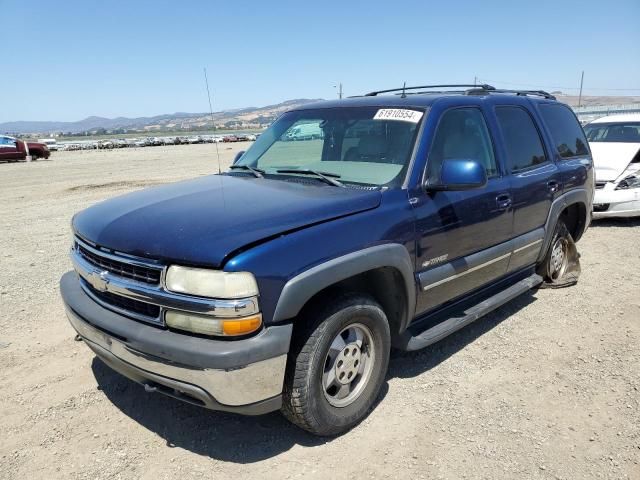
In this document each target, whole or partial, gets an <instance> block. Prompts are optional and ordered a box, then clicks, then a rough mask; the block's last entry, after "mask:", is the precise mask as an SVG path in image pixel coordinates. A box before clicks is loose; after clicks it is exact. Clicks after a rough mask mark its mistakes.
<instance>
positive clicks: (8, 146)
mask: <svg viewBox="0 0 640 480" xmlns="http://www.w3.org/2000/svg"><path fill="white" fill-rule="evenodd" d="M27 155H31V160H38V159H39V158H44V159H47V158H49V155H51V152H50V151H49V148H48V147H47V146H46V145H45V144H44V143H37V142H25V141H24V140H18V139H17V138H13V137H8V136H5V135H0V162H18V161H20V160H26V159H27Z"/></svg>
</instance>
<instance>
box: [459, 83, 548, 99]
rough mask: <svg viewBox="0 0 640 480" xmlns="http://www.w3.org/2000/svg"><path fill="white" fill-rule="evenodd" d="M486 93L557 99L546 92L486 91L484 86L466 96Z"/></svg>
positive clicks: (469, 91) (467, 92) (472, 90)
mask: <svg viewBox="0 0 640 480" xmlns="http://www.w3.org/2000/svg"><path fill="white" fill-rule="evenodd" d="M486 93H513V94H515V95H521V96H527V95H534V96H537V97H544V98H547V99H549V100H556V97H555V96H553V95H551V94H550V93H549V92H545V91H544V90H509V89H503V88H490V89H485V88H484V86H481V85H479V86H478V87H476V88H473V89H469V90H467V91H466V92H465V94H466V95H484V94H486Z"/></svg>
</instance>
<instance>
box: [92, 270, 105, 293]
mask: <svg viewBox="0 0 640 480" xmlns="http://www.w3.org/2000/svg"><path fill="white" fill-rule="evenodd" d="M89 283H90V284H91V286H92V287H93V288H95V289H96V290H98V291H99V292H106V291H107V285H108V284H109V272H108V271H107V270H103V271H102V272H91V277H90V278H89Z"/></svg>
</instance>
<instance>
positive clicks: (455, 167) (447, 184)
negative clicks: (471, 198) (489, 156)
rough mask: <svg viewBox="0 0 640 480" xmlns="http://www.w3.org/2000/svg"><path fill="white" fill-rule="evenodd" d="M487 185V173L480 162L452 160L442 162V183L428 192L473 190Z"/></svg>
mask: <svg viewBox="0 0 640 480" xmlns="http://www.w3.org/2000/svg"><path fill="white" fill-rule="evenodd" d="M486 184H487V172H486V170H485V168H484V166H483V165H482V164H481V163H480V162H479V161H478V160H471V159H461V158H460V159H459V158H452V159H447V160H444V161H443V162H442V168H441V170H440V181H438V182H437V183H428V184H427V186H426V188H427V190H435V191H437V190H473V189H475V188H482V187H484V186H485V185H486Z"/></svg>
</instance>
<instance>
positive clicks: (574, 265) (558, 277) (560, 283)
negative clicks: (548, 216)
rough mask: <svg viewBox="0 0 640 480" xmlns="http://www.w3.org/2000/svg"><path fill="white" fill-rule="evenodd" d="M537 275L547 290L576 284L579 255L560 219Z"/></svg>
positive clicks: (578, 271)
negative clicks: (542, 280)
mask: <svg viewBox="0 0 640 480" xmlns="http://www.w3.org/2000/svg"><path fill="white" fill-rule="evenodd" d="M537 273H538V275H540V276H541V277H542V278H543V279H544V285H543V286H546V287H548V288H549V287H551V288H559V287H568V286H571V285H575V284H576V283H577V282H578V276H579V275H580V254H578V250H577V249H576V244H575V242H574V241H573V238H572V237H571V233H569V230H568V229H567V226H566V225H565V223H564V222H563V221H562V219H560V220H558V223H557V224H556V227H555V230H554V232H553V236H552V237H551V243H550V244H549V249H548V250H547V254H546V255H545V257H544V260H543V261H542V263H541V264H540V265H539V266H538V269H537Z"/></svg>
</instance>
